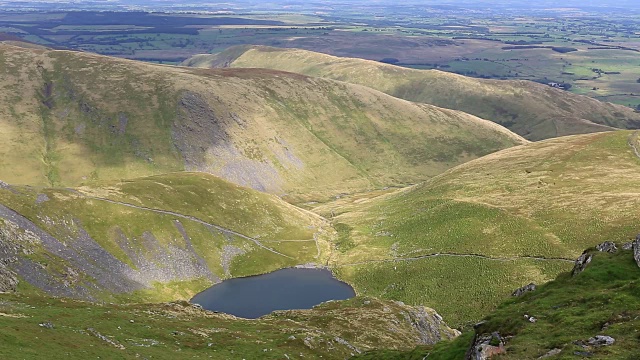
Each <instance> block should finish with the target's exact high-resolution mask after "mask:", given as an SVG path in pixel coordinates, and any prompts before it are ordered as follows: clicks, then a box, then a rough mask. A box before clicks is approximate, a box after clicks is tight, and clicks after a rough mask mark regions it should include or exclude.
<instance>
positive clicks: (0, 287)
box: [0, 261, 18, 292]
mask: <svg viewBox="0 0 640 360" xmlns="http://www.w3.org/2000/svg"><path fill="white" fill-rule="evenodd" d="M17 286H18V278H17V277H16V273H14V272H13V271H11V270H9V269H7V267H6V265H5V264H3V263H2V262H1V261H0V292H10V291H11V292H13V291H16V287H17Z"/></svg>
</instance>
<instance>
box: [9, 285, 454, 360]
mask: <svg viewBox="0 0 640 360" xmlns="http://www.w3.org/2000/svg"><path fill="white" fill-rule="evenodd" d="M412 310H413V308H411V307H408V306H403V305H399V304H396V303H394V302H390V301H379V300H375V299H367V298H355V299H352V300H348V301H341V302H333V303H327V304H323V305H320V306H318V307H316V308H315V309H313V310H308V311H286V312H279V313H275V314H273V315H269V316H267V317H263V318H261V319H258V320H244V319H238V318H235V317H232V316H229V315H225V314H216V313H212V312H205V311H202V310H198V309H196V308H193V307H192V306H191V304H188V303H186V302H177V303H161V304H127V305H113V304H94V303H85V302H79V301H74V300H68V299H57V298H51V297H41V296H37V295H32V296H25V295H7V294H2V295H0V326H2V329H3V331H2V333H1V334H0V339H1V341H0V356H2V357H3V358H5V359H11V358H17V356H19V357H20V358H21V359H39V358H41V357H42V354H44V353H46V354H47V355H48V356H51V357H53V358H60V357H64V358H68V359H86V358H87V357H90V358H96V357H100V358H110V359H134V358H139V357H144V358H154V359H170V358H175V357H181V358H184V357H187V358H195V359H209V358H213V359H228V358H247V359H251V358H261V359H281V358H284V357H287V356H288V357H290V358H295V359H298V358H318V357H323V358H346V357H349V356H351V355H352V354H353V353H354V352H355V351H354V350H353V349H352V348H350V346H354V347H357V348H359V349H362V350H367V349H372V348H375V347H392V348H397V349H408V348H410V347H411V346H412V344H413V343H414V341H415V340H416V337H417V336H418V333H417V331H416V329H415V328H414V327H413V324H412V323H411V321H410V320H409V319H408V318H405V316H406V314H408V312H410V311H412ZM336 318H340V319H341V321H332V322H327V321H326V320H327V319H336ZM45 323H49V324H52V326H53V327H52V328H46V327H43V326H41V325H39V324H45ZM438 326H439V327H440V328H439V331H441V333H442V334H443V336H444V337H446V336H447V335H446V334H447V333H448V332H451V330H450V329H448V328H446V326H443V325H438ZM389 327H393V328H394V329H396V331H395V332H394V333H391V334H390V333H388V328H389ZM367 335H371V336H367ZM100 336H104V337H105V339H109V340H110V341H111V342H112V344H109V343H108V342H107V341H105V340H103V339H101V338H100ZM338 338H340V339H341V341H342V343H340V342H338V341H337V340H336V339H338ZM34 340H35V341H34ZM114 344H115V345H114ZM118 346H119V347H120V348H119V347H118ZM18 354H19V355H18ZM16 355H17V356H16Z"/></svg>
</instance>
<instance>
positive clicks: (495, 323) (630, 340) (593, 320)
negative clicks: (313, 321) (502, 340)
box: [354, 249, 640, 360]
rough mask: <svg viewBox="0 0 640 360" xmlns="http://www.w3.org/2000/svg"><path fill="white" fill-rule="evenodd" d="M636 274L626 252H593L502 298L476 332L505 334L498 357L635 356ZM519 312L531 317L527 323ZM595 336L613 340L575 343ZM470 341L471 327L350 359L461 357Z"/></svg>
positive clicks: (639, 294) (639, 295) (639, 299)
mask: <svg viewBox="0 0 640 360" xmlns="http://www.w3.org/2000/svg"><path fill="white" fill-rule="evenodd" d="M591 251H592V252H593V251H595V250H594V249H592V250H591ZM639 274H640V270H639V269H638V265H637V264H636V263H635V261H634V260H633V256H632V253H631V251H619V252H618V253H616V254H608V253H597V252H596V253H595V255H594V259H593V260H592V262H591V263H590V264H589V266H588V267H587V269H586V270H585V271H584V272H582V273H580V274H578V275H577V276H571V274H570V273H562V274H560V275H559V276H558V277H557V278H556V279H555V280H554V281H551V282H548V283H546V284H544V285H542V286H539V287H538V289H537V290H536V291H534V292H531V293H528V294H526V295H524V296H522V297H519V298H512V299H509V300H506V301H504V302H503V303H502V304H501V305H500V306H499V307H498V308H497V309H496V310H495V311H493V312H491V313H490V314H489V315H488V316H487V317H486V318H485V322H484V323H483V324H482V325H481V326H479V327H478V328H477V329H476V332H478V333H492V332H498V333H499V334H500V335H501V336H503V337H506V339H507V340H506V354H504V355H501V356H500V358H501V359H536V358H539V357H540V356H543V355H545V354H546V353H548V352H549V351H550V350H552V349H558V350H560V352H559V353H558V354H557V355H556V356H554V357H553V358H554V359H574V358H575V357H576V354H575V353H576V352H587V353H589V355H588V357H590V358H594V359H629V360H631V359H636V358H637V356H638V346H639V345H640V337H639V336H638V333H637V328H638V326H639V323H638V321H639V320H638V319H639V316H638V315H640V313H638V309H639V308H640V286H639V284H638V275H639ZM524 314H527V315H529V316H534V317H535V318H536V319H537V321H536V322H535V323H531V322H529V321H528V320H527V319H525V318H524ZM597 335H606V336H611V337H613V338H614V339H615V343H614V344H613V345H611V346H603V347H593V346H587V347H586V348H583V347H582V346H580V342H584V343H585V344H586V342H587V340H588V339H590V338H592V337H594V336H597ZM472 339H473V331H468V332H467V333H466V334H465V335H462V336H460V337H459V338H457V339H455V340H453V341H452V342H443V343H439V344H438V345H436V346H435V347H432V348H424V347H423V348H417V349H415V350H413V351H412V352H385V351H381V352H378V351H374V352H371V353H369V354H368V355H365V356H361V357H355V358H354V359H356V358H358V359H360V358H362V359H368V358H375V359H398V360H400V359H415V358H423V357H425V356H428V358H429V359H461V358H462V357H463V354H464V352H465V351H466V349H467V348H468V347H469V346H470V345H471V343H472Z"/></svg>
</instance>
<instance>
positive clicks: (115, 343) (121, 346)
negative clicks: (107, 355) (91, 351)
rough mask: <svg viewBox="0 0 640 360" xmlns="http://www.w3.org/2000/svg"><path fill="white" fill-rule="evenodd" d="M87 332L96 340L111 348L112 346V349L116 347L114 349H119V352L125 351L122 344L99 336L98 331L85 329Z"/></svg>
mask: <svg viewBox="0 0 640 360" xmlns="http://www.w3.org/2000/svg"><path fill="white" fill-rule="evenodd" d="M87 331H88V332H89V333H90V334H91V335H93V336H95V337H97V338H98V339H100V340H102V341H104V342H106V343H107V344H109V345H111V346H113V347H116V348H118V349H120V350H125V349H126V348H125V347H124V346H123V345H122V344H120V343H119V342H117V341H115V340H111V339H109V338H108V337H106V336H104V335H102V334H100V333H99V332H98V331H96V329H94V328H88V329H87Z"/></svg>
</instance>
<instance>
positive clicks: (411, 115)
mask: <svg viewBox="0 0 640 360" xmlns="http://www.w3.org/2000/svg"><path fill="white" fill-rule="evenodd" d="M0 89H2V90H1V91H0V116H2V118H3V119H5V121H3V122H2V123H1V124H0V127H1V129H0V179H1V180H3V181H5V182H7V183H10V184H14V185H36V186H47V187H60V186H78V185H81V184H87V183H91V182H94V181H101V180H120V179H127V178H136V177H143V176H149V175H154V174H162V173H168V172H175V171H182V170H188V171H200V172H207V173H211V174H214V175H217V176H220V177H222V178H224V179H226V180H229V181H231V182H234V183H236V184H239V185H243V186H249V187H252V188H254V189H258V190H261V191H267V192H270V193H274V194H277V195H280V196H287V197H288V199H290V200H291V199H293V200H296V199H297V200H302V199H307V200H309V199H311V200H313V199H322V198H327V197H329V196H334V195H337V194H340V193H349V192H357V191H363V190H368V189H373V188H377V187H384V186H391V185H402V184H407V183H416V182H419V181H422V180H424V179H426V178H429V177H431V176H434V175H437V174H439V173H441V172H443V171H445V170H446V169H448V168H451V167H453V166H455V165H458V164H460V163H462V162H465V161H468V160H471V159H474V158H477V157H480V156H483V155H486V154H488V153H491V152H493V151H496V150H499V149H503V148H507V147H511V146H514V145H519V144H523V143H525V142H526V141H525V140H524V139H522V138H521V137H519V136H517V135H515V134H513V133H511V132H510V131H508V130H506V129H504V128H502V127H500V126H496V125H495V124H493V123H491V122H489V121H486V120H482V119H479V118H477V117H474V116H471V115H468V114H464V113H462V112H459V111H453V110H446V109H441V108H437V107H435V106H431V105H424V104H416V103H411V102H408V101H404V100H400V99H396V98H393V97H391V96H389V95H386V94H383V93H381V92H378V91H375V90H371V89H369V88H366V87H363V86H358V85H350V84H346V83H343V82H337V81H334V80H325V79H319V78H312V77H308V76H304V75H299V74H293V73H285V72H280V71H275V70H264V69H262V70H261V69H221V70H203V69H187V68H178V67H172V66H161V65H153V64H147V63H142V62H134V61H128V60H122V59H114V58H109V57H105V56H99V55H94V54H88V53H81V52H71V51H53V50H47V49H31V48H22V47H15V46H11V45H6V44H0Z"/></svg>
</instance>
